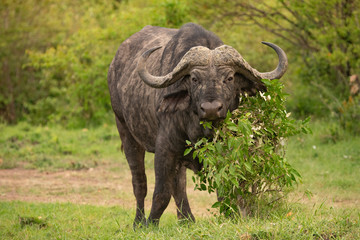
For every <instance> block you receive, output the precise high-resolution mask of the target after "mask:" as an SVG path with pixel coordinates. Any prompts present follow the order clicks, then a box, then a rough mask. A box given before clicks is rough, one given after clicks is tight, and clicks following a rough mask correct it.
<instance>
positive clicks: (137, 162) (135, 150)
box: [116, 118, 147, 227]
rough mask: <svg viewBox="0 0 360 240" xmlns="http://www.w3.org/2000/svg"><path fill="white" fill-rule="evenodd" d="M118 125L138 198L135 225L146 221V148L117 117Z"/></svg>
mask: <svg viewBox="0 0 360 240" xmlns="http://www.w3.org/2000/svg"><path fill="white" fill-rule="evenodd" d="M116 125H117V128H118V131H119V134H120V138H121V141H122V145H123V148H124V152H125V156H126V159H127V161H128V164H129V167H130V171H131V175H132V185H133V191H134V195H135V198H136V216H135V220H134V227H135V226H137V225H139V224H141V223H142V224H144V223H145V222H146V219H145V208H144V201H145V197H146V194H147V180H146V174H145V165H144V157H145V149H144V148H143V147H142V146H140V145H139V144H138V143H137V142H136V140H135V139H134V138H133V136H132V135H131V133H130V132H129V130H128V128H127V127H126V125H125V123H124V122H122V121H120V120H119V119H118V118H116Z"/></svg>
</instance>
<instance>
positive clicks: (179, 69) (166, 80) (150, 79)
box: [137, 47, 189, 88]
mask: <svg viewBox="0 0 360 240" xmlns="http://www.w3.org/2000/svg"><path fill="white" fill-rule="evenodd" d="M159 48H161V47H155V48H152V49H150V50H147V51H146V52H144V53H143V54H142V55H141V57H140V59H139V62H138V65H137V72H138V74H139V76H140V78H141V79H142V80H143V81H144V82H145V83H146V84H147V85H149V86H151V87H154V88H165V87H167V86H170V85H171V84H173V83H175V82H176V81H178V80H180V79H181V78H182V77H183V76H184V75H186V73H187V72H188V65H189V64H188V62H186V61H180V62H179V64H178V65H177V66H176V67H175V69H174V70H173V71H172V72H170V73H168V74H167V75H165V76H153V75H151V74H150V73H149V72H148V70H147V69H146V60H147V59H148V57H149V56H150V55H151V54H152V53H153V52H154V51H156V50H158V49H159Z"/></svg>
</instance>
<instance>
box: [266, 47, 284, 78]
mask: <svg viewBox="0 0 360 240" xmlns="http://www.w3.org/2000/svg"><path fill="white" fill-rule="evenodd" d="M261 43H263V44H265V45H268V46H269V47H271V48H272V49H274V50H275V52H276V53H277V55H278V57H279V63H278V65H277V67H276V68H275V70H273V71H271V72H265V73H259V75H260V77H261V79H280V78H281V77H282V76H283V75H284V73H285V72H286V70H287V66H288V60H287V57H286V54H285V52H284V50H282V49H281V48H280V47H279V46H277V45H275V44H273V43H269V42H261Z"/></svg>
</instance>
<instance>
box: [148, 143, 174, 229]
mask: <svg viewBox="0 0 360 240" xmlns="http://www.w3.org/2000/svg"><path fill="white" fill-rule="evenodd" d="M157 141H159V138H158V139H157ZM166 142H167V140H163V141H160V143H161V144H157V146H156V150H155V189H154V194H153V200H152V206H151V212H150V215H149V219H148V223H150V224H155V225H157V224H158V223H159V219H160V217H161V215H162V214H163V212H164V210H165V209H166V207H167V206H168V205H169V202H170V199H171V193H172V189H173V183H174V181H173V179H174V176H175V174H176V171H175V166H176V164H175V163H176V161H175V156H174V153H173V152H172V151H171V150H170V148H169V146H167V145H166Z"/></svg>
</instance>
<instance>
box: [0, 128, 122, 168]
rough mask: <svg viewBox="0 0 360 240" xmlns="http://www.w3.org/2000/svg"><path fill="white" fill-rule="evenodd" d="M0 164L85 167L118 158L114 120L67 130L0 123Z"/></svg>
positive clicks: (118, 149)
mask: <svg viewBox="0 0 360 240" xmlns="http://www.w3.org/2000/svg"><path fill="white" fill-rule="evenodd" d="M0 131H1V133H2V134H1V136H0V145H1V148H0V157H1V158H2V165H1V166H0V167H1V168H14V167H24V168H36V169H46V170H54V169H74V170H79V169H86V168H90V167H96V166H97V165H98V164H106V163H109V162H114V161H117V160H119V158H120V156H121V155H120V154H119V152H120V146H121V143H120V140H119V139H120V138H119V135H118V132H117V130H116V127H115V124H113V125H111V126H108V125H106V124H105V125H103V126H102V127H99V128H96V129H91V130H89V129H76V130H68V129H64V128H61V127H59V126H54V127H41V126H37V127H36V126H31V125H29V124H27V123H21V124H18V125H16V126H5V125H0Z"/></svg>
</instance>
